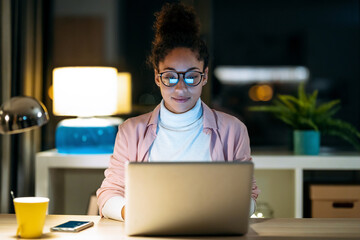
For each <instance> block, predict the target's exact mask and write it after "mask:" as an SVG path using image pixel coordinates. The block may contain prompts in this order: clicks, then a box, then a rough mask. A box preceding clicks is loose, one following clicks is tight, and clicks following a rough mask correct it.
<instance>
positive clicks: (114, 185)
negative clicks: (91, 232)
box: [96, 125, 129, 216]
mask: <svg viewBox="0 0 360 240" xmlns="http://www.w3.org/2000/svg"><path fill="white" fill-rule="evenodd" d="M127 162H129V154H128V141H127V138H126V136H125V134H124V131H123V129H122V125H120V126H119V130H118V133H117V135H116V140H115V145H114V153H113V155H112V156H111V157H110V163H109V167H108V169H106V170H105V179H104V180H103V182H102V184H101V187H100V188H99V189H98V190H97V191H96V196H97V198H98V206H99V213H100V216H103V215H102V208H103V206H104V204H105V203H106V201H107V200H109V199H110V198H112V197H114V196H122V197H124V196H125V165H126V164H127Z"/></svg>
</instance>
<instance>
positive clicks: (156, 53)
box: [148, 3, 209, 70]
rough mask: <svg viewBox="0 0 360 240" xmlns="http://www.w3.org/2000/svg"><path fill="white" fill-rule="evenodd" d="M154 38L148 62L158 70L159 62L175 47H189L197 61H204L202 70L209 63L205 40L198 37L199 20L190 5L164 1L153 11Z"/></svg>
mask: <svg viewBox="0 0 360 240" xmlns="http://www.w3.org/2000/svg"><path fill="white" fill-rule="evenodd" d="M155 17H156V21H155V23H154V26H153V28H154V30H155V38H154V41H153V42H152V49H151V54H150V56H149V57H148V63H149V64H150V65H151V66H152V67H153V68H154V69H156V70H159V69H158V68H159V62H161V61H163V60H164V59H165V57H166V55H167V54H168V53H169V52H170V51H171V50H173V49H174V48H177V47H185V48H189V49H191V51H193V52H194V53H195V54H197V58H198V60H199V61H204V70H205V68H206V67H207V66H208V64H209V53H208V49H207V46H206V44H205V42H204V41H203V40H202V39H201V38H200V22H199V19H198V18H197V16H196V14H195V11H194V9H193V8H192V7H190V6H186V5H184V4H182V3H172V4H170V3H165V4H164V6H163V7H162V8H161V10H160V11H159V12H157V13H155Z"/></svg>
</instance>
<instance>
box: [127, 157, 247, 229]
mask: <svg viewBox="0 0 360 240" xmlns="http://www.w3.org/2000/svg"><path fill="white" fill-rule="evenodd" d="M252 177H253V163H252V162H142V163H139V162H131V163H129V164H128V165H127V170H126V191H125V192H126V193H125V197H126V202H127V203H126V211H125V233H126V234H127V235H145V236H147V235H156V236H159V235H243V234H246V233H247V230H248V224H249V211H250V198H251V186H252Z"/></svg>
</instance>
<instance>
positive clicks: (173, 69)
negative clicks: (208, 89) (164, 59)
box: [164, 67, 200, 72]
mask: <svg viewBox="0 0 360 240" xmlns="http://www.w3.org/2000/svg"><path fill="white" fill-rule="evenodd" d="M195 69H197V70H200V68H198V67H191V68H188V69H187V70H186V71H185V72H188V71H191V70H195ZM164 70H171V71H175V72H176V69H175V68H172V67H166V68H164Z"/></svg>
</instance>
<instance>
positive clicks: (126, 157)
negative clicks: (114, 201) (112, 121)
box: [96, 102, 260, 215]
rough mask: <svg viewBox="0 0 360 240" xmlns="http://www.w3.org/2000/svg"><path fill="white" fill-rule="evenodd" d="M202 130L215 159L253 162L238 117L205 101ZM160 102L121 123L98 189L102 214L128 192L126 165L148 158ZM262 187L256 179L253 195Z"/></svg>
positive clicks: (247, 138) (255, 195)
mask: <svg viewBox="0 0 360 240" xmlns="http://www.w3.org/2000/svg"><path fill="white" fill-rule="evenodd" d="M202 107H203V119H204V120H203V121H204V122H203V131H204V133H205V134H211V140H210V154H211V158H212V159H213V160H212V161H234V160H240V161H251V160H252V158H251V156H250V141H249V136H248V132H247V129H246V126H245V125H244V124H243V123H242V122H241V121H240V120H239V119H237V118H235V117H233V116H231V115H228V114H226V113H223V112H218V111H216V110H213V109H210V108H209V107H208V106H207V105H206V104H205V103H203V102H202ZM159 111H160V105H158V106H157V107H156V108H155V109H154V110H153V111H152V112H150V113H146V114H143V115H140V116H137V117H134V118H130V119H128V120H126V121H125V122H124V123H122V124H121V125H119V130H118V133H117V136H116V140H115V146H114V153H113V155H112V156H111V158H110V164H109V168H108V169H106V170H105V179H104V181H103V182H102V185H101V187H100V188H99V189H98V190H97V192H96V195H97V197H98V205H99V210H100V215H102V214H101V210H102V207H103V206H104V204H105V202H106V201H107V200H108V199H110V198H111V197H114V196H123V197H124V195H125V164H126V162H128V161H139V162H140V161H147V160H148V158H149V149H150V146H151V144H152V143H153V142H154V140H155V138H156V128H157V123H158V118H159ZM259 192H260V191H259V190H258V188H257V185H256V181H255V179H253V186H252V194H251V196H252V198H253V199H255V200H256V198H257V196H258V194H259Z"/></svg>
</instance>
